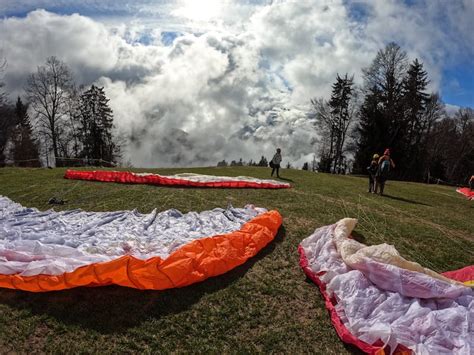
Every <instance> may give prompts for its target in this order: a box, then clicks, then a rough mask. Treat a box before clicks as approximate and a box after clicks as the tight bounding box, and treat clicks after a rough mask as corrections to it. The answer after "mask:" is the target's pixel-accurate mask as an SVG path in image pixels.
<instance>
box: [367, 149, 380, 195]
mask: <svg viewBox="0 0 474 355" xmlns="http://www.w3.org/2000/svg"><path fill="white" fill-rule="evenodd" d="M379 158H380V156H379V155H378V154H374V156H373V157H372V161H371V162H370V165H369V166H368V167H367V171H368V172H369V193H371V192H372V193H375V175H376V174H377V169H378V167H379Z"/></svg>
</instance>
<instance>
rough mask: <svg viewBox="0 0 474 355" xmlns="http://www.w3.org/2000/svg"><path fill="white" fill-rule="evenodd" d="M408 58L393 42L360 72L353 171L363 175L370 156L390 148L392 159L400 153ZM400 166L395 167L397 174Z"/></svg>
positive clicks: (404, 122)
mask: <svg viewBox="0 0 474 355" xmlns="http://www.w3.org/2000/svg"><path fill="white" fill-rule="evenodd" d="M406 72H407V55H406V52H405V51H403V50H402V49H401V48H400V47H399V46H398V45H397V44H396V43H389V44H388V45H387V46H386V47H385V48H384V49H383V50H380V51H379V52H378V53H377V55H376V57H375V59H374V60H373V62H372V64H371V65H370V66H369V67H368V68H366V69H364V70H363V74H364V82H365V98H364V103H363V105H362V109H361V112H360V124H359V127H358V133H359V142H358V149H357V153H356V162H355V166H354V170H355V171H356V172H359V173H361V172H365V166H367V164H368V162H369V161H370V158H371V156H372V154H374V153H381V152H382V151H383V149H384V148H391V149H392V152H393V153H394V155H395V160H396V159H397V158H398V157H399V154H403V137H404V134H405V131H406V130H405V127H406V121H405V119H404V111H403V98H404V97H403V80H404V78H405V75H406ZM400 170H402V171H403V166H401V165H399V164H397V172H398V171H400Z"/></svg>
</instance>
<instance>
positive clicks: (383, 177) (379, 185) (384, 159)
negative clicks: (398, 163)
mask: <svg viewBox="0 0 474 355" xmlns="http://www.w3.org/2000/svg"><path fill="white" fill-rule="evenodd" d="M393 168H395V163H394V162H393V160H392V158H390V149H388V148H387V149H385V151H384V152H383V155H382V156H381V157H380V159H379V167H378V169H377V175H376V180H375V193H377V190H380V195H383V190H384V189H385V182H386V181H387V179H388V175H389V174H390V170H391V169H393Z"/></svg>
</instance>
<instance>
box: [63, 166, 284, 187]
mask: <svg viewBox="0 0 474 355" xmlns="http://www.w3.org/2000/svg"><path fill="white" fill-rule="evenodd" d="M64 177H65V178H66V179H73V180H89V181H102V182H118V183H125V184H149V185H161V186H185V187H218V188H219V187H220V188H255V189H284V188H289V187H291V186H290V184H288V183H284V182H280V181H275V180H263V179H257V178H252V177H246V176H238V177H229V176H213V175H200V174H177V175H169V176H165V175H159V174H150V173H132V172H128V171H108V170H96V171H78V170H67V171H66V174H65V175H64Z"/></svg>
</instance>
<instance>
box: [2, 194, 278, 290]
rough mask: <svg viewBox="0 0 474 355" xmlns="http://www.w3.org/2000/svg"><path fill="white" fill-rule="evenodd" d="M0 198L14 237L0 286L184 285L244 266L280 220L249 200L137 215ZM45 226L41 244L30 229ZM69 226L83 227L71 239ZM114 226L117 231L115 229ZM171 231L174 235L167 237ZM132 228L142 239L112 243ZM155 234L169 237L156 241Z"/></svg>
mask: <svg viewBox="0 0 474 355" xmlns="http://www.w3.org/2000/svg"><path fill="white" fill-rule="evenodd" d="M5 201H6V202H5ZM3 202H4V203H3V206H4V209H3V217H4V218H3V219H1V218H0V227H3V228H4V229H5V230H9V229H10V230H9V233H6V234H8V235H15V236H16V237H15V238H14V239H9V240H2V239H1V238H0V287H4V288H11V289H19V290H25V291H31V292H45V291H55V290H63V289H69V288H73V287H79V286H105V285H111V284H115V285H120V286H126V287H133V288H137V289H150V290H163V289H167V288H174V287H183V286H187V285H190V284H192V283H195V282H199V281H202V280H205V279H207V278H208V277H212V276H217V275H221V274H223V273H225V272H227V271H229V270H231V269H233V268H235V267H236V266H238V265H241V264H243V263H244V262H245V261H246V260H248V259H249V258H251V257H253V256H255V255H256V254H257V253H258V252H259V251H260V250H261V249H262V248H264V247H265V246H266V245H267V244H268V243H269V242H271V241H272V240H273V239H274V237H275V235H276V234H277V231H278V229H279V227H280V225H281V223H282V217H281V215H280V214H279V213H278V212H277V211H268V212H266V211H265V210H263V209H257V208H253V206H252V207H248V208H245V209H230V210H229V209H228V210H220V209H219V210H217V209H216V210H212V211H204V212H202V213H200V214H197V213H195V212H192V213H188V214H180V213H179V211H176V210H170V211H166V212H162V213H156V212H155V213H153V212H152V213H151V214H146V215H142V214H139V213H137V212H136V211H118V212H100V213H99V212H83V211H65V212H54V211H46V212H40V211H38V210H35V209H24V208H22V207H21V206H19V205H17V204H14V203H13V202H11V201H10V200H8V199H5V198H3ZM5 206H6V207H5ZM18 206H19V207H18ZM10 210H11V211H10ZM0 212H2V199H1V197H0ZM0 216H1V213H0ZM45 221H46V223H47V224H46V225H44V224H45ZM77 221H80V223H78V222H77ZM34 223H36V224H34ZM48 223H49V224H48ZM75 223H76V225H77V227H76V225H75ZM2 224H3V226H2ZM68 224H69V225H68ZM32 225H33V226H34V228H31V226H32ZM43 227H44V229H45V230H47V232H49V236H47V237H44V238H47V239H41V240H44V242H43V243H42V242H39V241H38V238H39V237H38V236H37V234H35V233H36V232H35V230H36V231H38V230H40V229H41V228H43ZM64 228H66V229H64ZM67 228H70V229H71V231H73V230H74V228H79V229H80V228H83V230H82V231H81V232H80V233H77V237H76V236H73V237H70V236H69V235H70V232H68V231H69V229H67ZM190 228H191V229H190ZM199 228H201V229H202V230H196V229H199ZM209 228H211V229H216V234H214V235H207V236H203V237H201V236H200V235H198V234H199V233H200V234H205V233H209ZM116 230H119V231H121V232H120V233H121V234H120V235H119V234H115V233H116V232H115V231H116ZM170 230H171V232H172V236H171V237H172V238H171V237H170V236H166V233H168V232H169V231H170ZM219 230H221V231H224V233H219ZM137 231H138V233H141V234H144V235H145V234H146V237H145V238H144V239H142V240H138V239H137V238H139V237H141V236H138V237H135V236H132V237H129V238H128V239H127V240H131V241H132V243H130V242H129V243H128V244H127V243H123V242H122V241H120V242H118V241H117V240H118V239H120V238H122V240H124V239H123V238H124V236H126V235H129V234H130V233H137ZM180 233H182V235H180ZM168 234H169V233H168ZM161 235H162V236H164V237H163V238H165V237H166V238H168V239H166V238H165V240H164V241H163V242H160V237H161ZM184 236H186V238H187V239H186V238H184ZM106 237H107V238H110V241H109V242H107V243H108V244H107V245H105V244H104V245H105V247H103V246H101V244H100V243H102V242H103V240H102V239H104V238H105V239H106ZM5 238H8V237H7V236H6V237H5ZM29 238H30V239H31V240H30V239H29ZM34 238H36V239H34ZM81 238H82V239H81ZM91 238H92V239H91ZM56 240H57V241H56ZM84 240H92V242H90V243H89V242H88V243H83V241H84ZM54 243H57V244H54ZM80 243H83V244H80ZM157 243H158V244H159V245H158V244H157ZM160 243H161V244H160ZM180 243H181V244H180ZM124 245H125V246H124ZM157 245H158V246H157ZM176 245H178V247H175V246H176ZM104 248H105V249H104ZM130 249H132V251H130ZM165 249H166V250H165ZM117 250H118V252H117ZM150 250H152V251H151V252H150ZM155 250H156V251H155ZM101 253H102V254H101ZM134 253H136V254H137V255H134ZM140 253H141V254H140ZM110 254H114V255H110ZM2 260H3V261H2ZM96 260H99V261H98V262H97V261H96ZM100 260H104V261H100Z"/></svg>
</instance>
